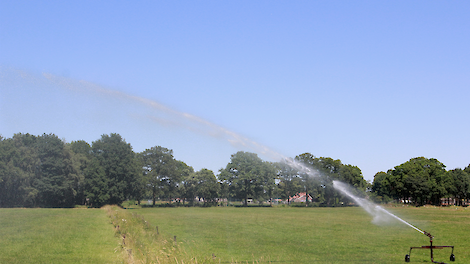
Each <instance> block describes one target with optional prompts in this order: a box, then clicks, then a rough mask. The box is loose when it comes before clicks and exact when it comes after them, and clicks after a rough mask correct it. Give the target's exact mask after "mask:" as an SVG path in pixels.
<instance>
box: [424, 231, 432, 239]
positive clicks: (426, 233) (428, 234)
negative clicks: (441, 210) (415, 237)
mask: <svg viewBox="0 0 470 264" xmlns="http://www.w3.org/2000/svg"><path fill="white" fill-rule="evenodd" d="M423 234H425V235H426V236H428V237H429V238H430V239H432V238H433V237H434V236H433V235H431V233H428V232H426V231H423Z"/></svg>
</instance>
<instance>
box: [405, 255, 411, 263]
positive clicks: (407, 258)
mask: <svg viewBox="0 0 470 264" xmlns="http://www.w3.org/2000/svg"><path fill="white" fill-rule="evenodd" d="M405 262H410V255H408V254H406V256H405Z"/></svg>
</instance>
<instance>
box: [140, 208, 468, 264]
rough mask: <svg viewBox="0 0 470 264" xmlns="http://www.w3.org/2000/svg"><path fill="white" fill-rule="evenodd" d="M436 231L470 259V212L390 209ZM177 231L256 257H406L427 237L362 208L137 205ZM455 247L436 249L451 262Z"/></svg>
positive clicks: (203, 251)
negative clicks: (375, 219) (376, 219)
mask: <svg viewBox="0 0 470 264" xmlns="http://www.w3.org/2000/svg"><path fill="white" fill-rule="evenodd" d="M389 210H390V211H391V212H393V213H395V214H397V215H399V216H400V217H402V218H403V219H405V220H407V221H409V222H411V223H412V224H414V225H416V226H417V227H419V228H421V229H424V230H426V231H428V232H431V234H433V235H434V236H435V238H434V245H454V246H455V250H454V254H455V255H456V258H457V260H456V262H454V263H470V251H469V250H468V249H469V248H470V210H467V209H464V208H456V207H454V208H424V207H421V208H414V207H406V208H390V209H389ZM132 211H133V212H136V213H138V214H141V215H143V216H144V217H145V219H146V220H148V221H149V222H150V223H151V224H152V225H158V226H159V229H160V230H162V231H164V232H168V233H170V234H171V235H176V236H177V239H178V241H183V242H184V244H185V245H186V246H187V247H188V249H187V250H188V251H189V250H192V254H193V255H194V256H198V257H199V258H204V257H207V256H210V255H212V254H214V255H215V256H217V259H218V260H219V261H220V262H225V263H227V262H232V261H237V262H239V263H246V262H247V261H248V262H249V263H253V261H255V263H257V262H263V261H271V262H273V263H404V257H405V255H406V254H408V251H409V247H410V246H422V245H429V238H428V237H426V236H424V235H423V234H420V233H419V232H417V231H415V230H414V229H412V228H410V227H408V226H406V225H404V224H402V223H398V222H393V223H392V224H388V225H384V226H377V225H374V224H372V223H371V220H372V219H371V217H370V216H369V215H368V214H367V213H366V212H364V211H363V210H362V209H361V208H355V207H349V208H281V207H277V208H276V207H275V208H233V207H228V208H227V207H226V208H154V209H152V208H146V209H137V210H132ZM450 252H451V249H440V250H435V254H434V256H435V258H434V260H437V261H446V262H449V256H450ZM411 262H412V263H429V262H430V257H429V250H413V251H412V254H411Z"/></svg>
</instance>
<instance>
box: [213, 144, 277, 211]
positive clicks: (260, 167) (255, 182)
mask: <svg viewBox="0 0 470 264" xmlns="http://www.w3.org/2000/svg"><path fill="white" fill-rule="evenodd" d="M275 173H276V172H275V168H274V166H273V165H271V164H267V163H266V162H263V161H262V160H261V159H260V158H259V157H258V155H257V154H255V153H250V152H244V151H239V152H237V153H235V154H233V155H232V156H231V159H230V162H229V163H228V164H227V166H226V167H225V169H224V170H221V171H220V174H219V178H220V180H222V181H227V182H228V184H229V189H230V192H231V193H232V195H233V196H234V197H235V198H238V199H241V200H243V201H244V205H245V206H247V205H248V198H255V199H262V198H264V197H263V196H265V194H266V192H267V191H269V190H268V189H267V188H270V187H271V185H274V178H275V176H276V175H275Z"/></svg>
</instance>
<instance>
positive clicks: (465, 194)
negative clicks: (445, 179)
mask: <svg viewBox="0 0 470 264" xmlns="http://www.w3.org/2000/svg"><path fill="white" fill-rule="evenodd" d="M447 173H448V174H449V175H448V176H449V178H450V179H451V180H452V184H450V185H448V186H449V188H448V193H449V196H451V197H454V198H456V200H457V201H458V205H461V202H462V199H469V198H470V174H468V173H467V172H466V171H465V170H462V169H460V168H457V169H454V170H450V171H448V172H447Z"/></svg>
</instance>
